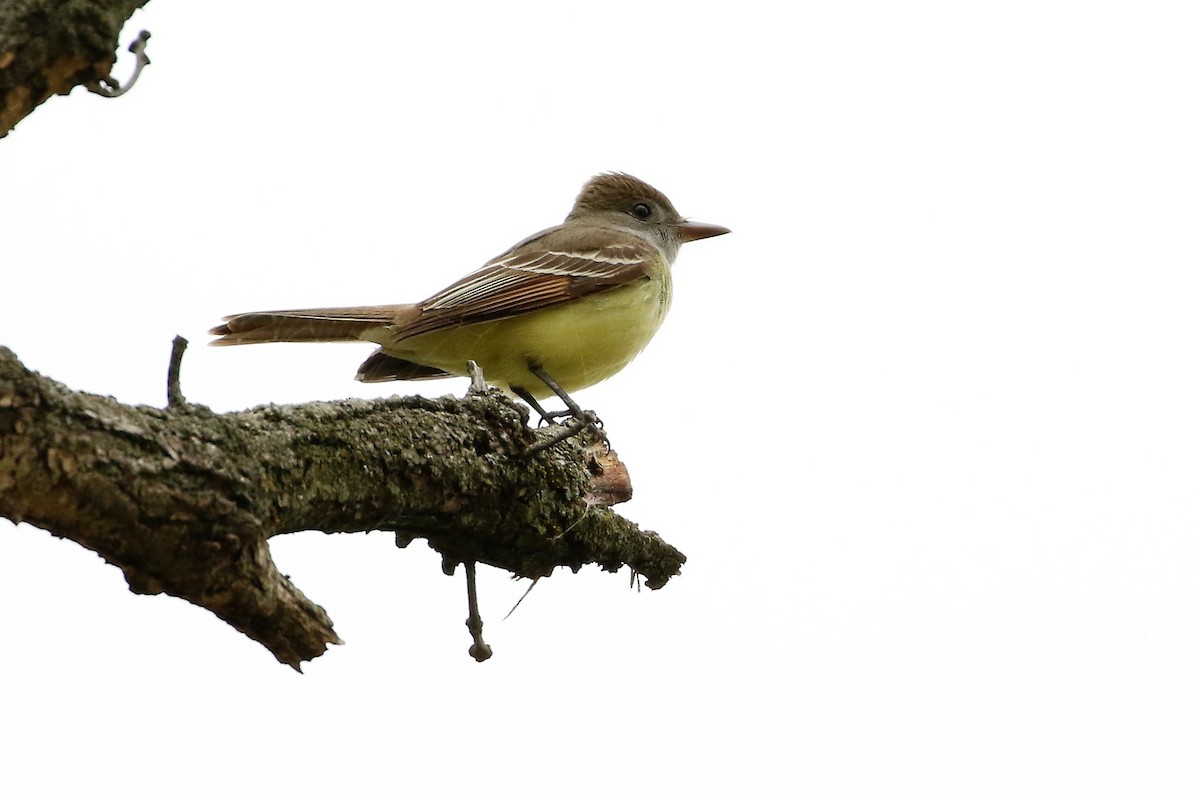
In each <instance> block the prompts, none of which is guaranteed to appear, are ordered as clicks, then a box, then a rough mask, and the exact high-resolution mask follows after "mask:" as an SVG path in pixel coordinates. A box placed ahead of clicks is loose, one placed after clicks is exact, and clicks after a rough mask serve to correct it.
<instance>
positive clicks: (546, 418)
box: [512, 386, 570, 425]
mask: <svg viewBox="0 0 1200 800" xmlns="http://www.w3.org/2000/svg"><path fill="white" fill-rule="evenodd" d="M512 390H513V394H515V395H516V396H517V397H519V398H521V399H522V400H524V401H525V402H526V403H528V404H529V407H530V408H532V409H533V410H534V411H536V412H537V413H538V416H539V417H541V418H542V422H544V423H546V424H547V425H553V424H554V422H555V418H556V417H559V416H561V415H560V414H551V413H550V412H548V411H546V409H544V408H542V404H541V403H539V402H538V401H537V398H535V397H534V396H533V395H532V394H530V393H529V392H528V391H527V390H525V389H521V388H519V387H517V386H514V387H512ZM567 413H570V412H567Z"/></svg>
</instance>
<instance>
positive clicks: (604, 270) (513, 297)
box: [396, 228, 665, 341]
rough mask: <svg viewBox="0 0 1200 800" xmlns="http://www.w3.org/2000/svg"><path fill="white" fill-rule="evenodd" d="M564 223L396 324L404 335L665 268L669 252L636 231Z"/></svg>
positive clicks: (491, 316)
mask: <svg viewBox="0 0 1200 800" xmlns="http://www.w3.org/2000/svg"><path fill="white" fill-rule="evenodd" d="M561 230H562V229H561V228H556V229H551V230H550V231H548V232H546V234H543V235H540V236H537V237H534V238H532V239H529V240H526V241H525V242H522V243H521V244H519V245H517V246H516V247H514V248H513V249H512V250H509V251H508V252H507V253H505V254H504V255H501V256H498V257H496V258H494V259H492V260H491V261H489V262H488V263H487V264H484V265H483V267H481V268H480V269H478V270H476V271H475V272H473V273H471V274H470V275H467V276H466V277H464V278H462V279H460V280H458V281H456V282H455V283H453V284H451V285H450V286H447V287H446V288H445V289H443V290H442V291H440V292H438V293H437V294H435V295H433V296H432V297H430V298H429V299H427V300H425V301H423V302H421V303H418V304H417V306H416V307H417V308H418V309H420V313H419V314H416V315H413V316H411V317H409V319H407V320H405V321H404V323H403V324H401V325H398V326H397V330H396V339H397V341H399V340H401V339H407V338H409V337H410V336H416V335H418V334H422V333H430V332H433V331H439V330H445V329H447V328H453V327H458V326H461V325H471V324H474V323H476V322H486V321H488V320H495V319H503V318H505V317H511V316H514V315H517V314H524V313H528V312H531V311H538V310H540V309H543V308H549V307H551V306H556V305H559V304H560V303H566V302H568V301H571V300H575V299H578V298H580V297H586V296H587V295H590V294H594V293H596V292H600V291H603V290H605V289H611V288H613V287H616V286H621V285H623V284H626V283H630V282H632V281H636V280H642V279H647V278H649V277H650V275H651V274H652V273H653V271H654V270H655V269H656V268H663V267H665V264H664V263H663V258H664V257H663V254H662V252H661V251H660V250H659V249H658V248H657V247H655V246H654V245H653V244H652V243H650V242H648V241H646V240H643V239H641V238H638V237H636V236H632V235H626V236H619V237H617V236H614V235H613V232H612V231H611V230H605V229H595V230H594V231H588V230H585V231H582V232H581V231H579V230H578V229H575V230H572V231H571V232H570V235H569V236H562V235H559V232H560V231H561ZM581 233H582V235H581ZM614 239H616V241H614Z"/></svg>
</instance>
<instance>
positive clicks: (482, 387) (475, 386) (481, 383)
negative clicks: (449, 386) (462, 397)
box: [467, 361, 488, 397]
mask: <svg viewBox="0 0 1200 800" xmlns="http://www.w3.org/2000/svg"><path fill="white" fill-rule="evenodd" d="M467 372H469V373H470V374H471V388H469V389H467V396H468V397H470V396H471V395H473V394H487V393H488V385H487V381H486V380H484V378H483V368H482V367H480V366H479V365H478V364H476V363H475V362H474V361H468V362H467Z"/></svg>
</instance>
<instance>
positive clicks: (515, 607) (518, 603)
mask: <svg viewBox="0 0 1200 800" xmlns="http://www.w3.org/2000/svg"><path fill="white" fill-rule="evenodd" d="M540 580H541V578H534V579H533V582H532V583H531V584H529V588H528V589H526V590H525V594H523V595H521V597H520V599H519V600H517V602H515V603H513V607H512V608H510V609H509V610H508V613H507V614H505V615H504V619H508V618H509V617H511V616H512V615H513V612H514V611H516V610H517V606H519V605H521V603H522V602H524V600H525V598H526V597H529V593H530V592H532V591H533V587H535V586H537V582H538V581H540ZM504 619H502V620H500V621H501V622H504Z"/></svg>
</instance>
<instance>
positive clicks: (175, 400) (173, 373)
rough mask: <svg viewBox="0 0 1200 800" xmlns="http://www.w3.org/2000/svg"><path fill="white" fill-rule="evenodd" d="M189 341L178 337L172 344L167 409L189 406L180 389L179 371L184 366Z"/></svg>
mask: <svg viewBox="0 0 1200 800" xmlns="http://www.w3.org/2000/svg"><path fill="white" fill-rule="evenodd" d="M187 346H188V340H187V339H185V338H183V337H182V336H176V337H175V339H174V341H172V342H171V364H170V366H168V367H167V408H178V407H179V406H185V405H187V398H186V397H184V396H183V389H181V388H179V371H180V368H181V366H182V365H183V351H184V350H187Z"/></svg>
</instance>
